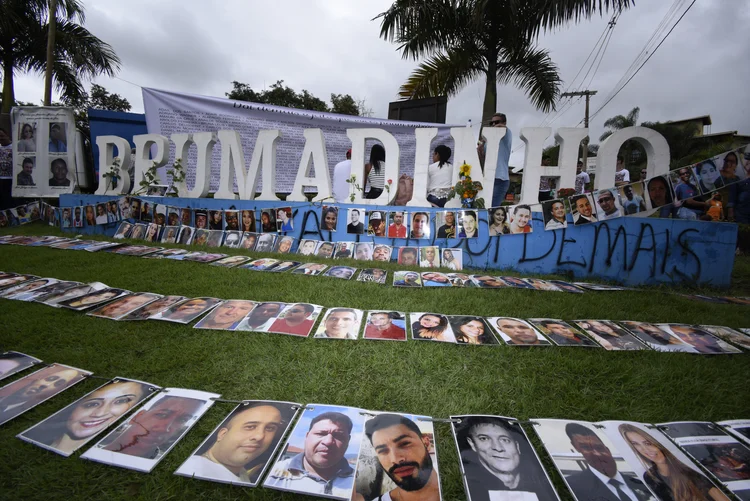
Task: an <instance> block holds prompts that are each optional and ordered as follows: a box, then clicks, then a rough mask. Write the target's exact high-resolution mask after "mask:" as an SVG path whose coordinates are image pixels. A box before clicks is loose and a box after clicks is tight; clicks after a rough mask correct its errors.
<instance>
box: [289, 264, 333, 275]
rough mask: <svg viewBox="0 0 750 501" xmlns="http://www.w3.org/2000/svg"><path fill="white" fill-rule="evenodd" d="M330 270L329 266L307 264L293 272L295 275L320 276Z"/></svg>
mask: <svg viewBox="0 0 750 501" xmlns="http://www.w3.org/2000/svg"><path fill="white" fill-rule="evenodd" d="M326 268H328V265H327V264H323V263H305V264H303V265H302V266H300V267H299V268H297V269H295V270H293V271H292V274H294V275H320V274H321V273H323V271H325V269H326Z"/></svg>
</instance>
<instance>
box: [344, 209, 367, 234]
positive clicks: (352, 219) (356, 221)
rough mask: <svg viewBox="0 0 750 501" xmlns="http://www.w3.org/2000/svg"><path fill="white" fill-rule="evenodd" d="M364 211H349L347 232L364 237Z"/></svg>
mask: <svg viewBox="0 0 750 501" xmlns="http://www.w3.org/2000/svg"><path fill="white" fill-rule="evenodd" d="M364 213H365V211H364V209H349V210H348V211H347V219H348V224H347V225H346V232H347V233H352V234H355V235H362V234H363V233H364V232H365V225H364V223H362V221H361V220H363V219H364V217H363V216H364Z"/></svg>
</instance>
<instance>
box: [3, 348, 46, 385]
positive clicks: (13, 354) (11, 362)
mask: <svg viewBox="0 0 750 501" xmlns="http://www.w3.org/2000/svg"><path fill="white" fill-rule="evenodd" d="M40 363H42V361H41V360H39V359H38V358H35V357H32V356H31V355H26V354H25V353H20V352H17V351H6V352H5V353H0V380H3V379H5V378H7V377H10V376H12V375H14V374H18V373H19V372H21V371H25V370H26V369H28V368H29V367H31V366H32V365H36V364H40Z"/></svg>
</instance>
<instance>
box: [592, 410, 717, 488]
mask: <svg viewBox="0 0 750 501" xmlns="http://www.w3.org/2000/svg"><path fill="white" fill-rule="evenodd" d="M597 425H598V426H600V428H599V429H600V430H601V431H602V433H604V434H605V435H606V436H607V438H609V439H610V440H611V442H612V443H613V444H614V445H615V447H616V448H617V449H618V450H619V451H620V452H621V453H622V458H623V459H624V460H625V461H626V462H627V463H628V465H629V466H630V467H631V468H632V470H633V471H634V472H635V474H636V476H637V478H638V479H639V480H641V481H643V483H644V484H646V486H647V487H648V488H649V489H650V490H651V491H652V492H653V493H654V494H655V495H656V496H657V498H658V499H679V498H680V497H681V496H684V495H686V494H687V495H688V497H689V499H708V500H714V499H721V500H725V501H729V498H728V497H726V495H724V493H723V492H722V491H721V490H720V489H719V488H718V487H717V486H716V485H714V484H713V483H712V482H711V480H710V479H709V477H708V476H707V475H706V474H705V473H703V472H702V471H701V469H700V467H698V466H697V465H696V464H695V463H693V461H692V460H691V459H690V458H689V457H688V456H687V455H685V453H684V452H682V451H681V450H680V448H679V447H677V446H676V445H675V444H674V443H673V442H672V441H671V440H669V438H667V437H666V436H665V435H664V434H663V433H662V432H660V431H659V430H658V429H657V427H656V426H653V425H647V424H643V423H634V422H631V421H603V422H601V423H597ZM683 493H685V494H683ZM688 493H689V494H688Z"/></svg>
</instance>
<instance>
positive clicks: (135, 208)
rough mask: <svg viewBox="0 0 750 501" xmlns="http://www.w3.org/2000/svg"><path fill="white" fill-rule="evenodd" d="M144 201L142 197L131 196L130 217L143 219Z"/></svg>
mask: <svg viewBox="0 0 750 501" xmlns="http://www.w3.org/2000/svg"><path fill="white" fill-rule="evenodd" d="M142 205H143V202H142V201H141V199H140V198H136V197H130V219H135V220H140V219H141V206H142Z"/></svg>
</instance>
